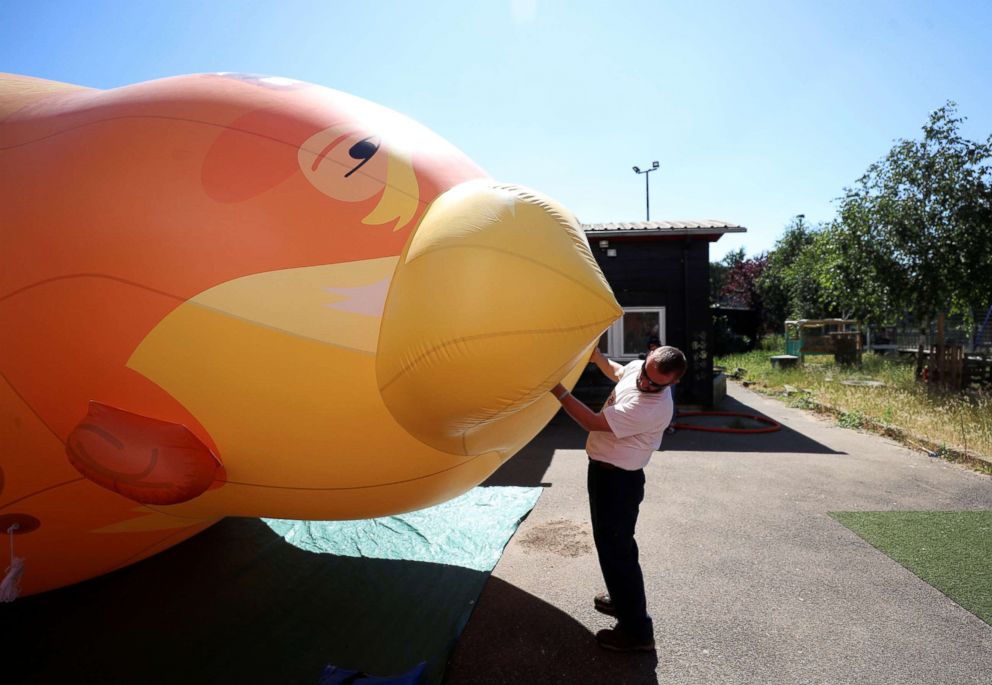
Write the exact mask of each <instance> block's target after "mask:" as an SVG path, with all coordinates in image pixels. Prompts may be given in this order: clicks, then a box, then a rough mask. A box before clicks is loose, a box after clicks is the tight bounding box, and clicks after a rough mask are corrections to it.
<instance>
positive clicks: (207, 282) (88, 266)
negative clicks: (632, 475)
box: [0, 74, 621, 594]
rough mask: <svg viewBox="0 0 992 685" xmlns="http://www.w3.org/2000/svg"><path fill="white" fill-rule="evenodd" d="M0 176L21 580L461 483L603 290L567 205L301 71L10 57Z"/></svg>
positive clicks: (572, 376) (340, 515)
mask: <svg viewBox="0 0 992 685" xmlns="http://www.w3.org/2000/svg"><path fill="white" fill-rule="evenodd" d="M0 177H2V179H3V182H2V184H0V540H2V541H4V542H5V543H6V540H7V538H6V536H5V533H6V532H7V531H8V530H9V531H11V532H12V534H13V535H14V538H13V540H14V542H15V548H16V554H17V556H18V557H23V558H24V559H25V565H24V573H23V577H22V579H21V585H22V591H23V593H25V594H30V593H32V592H39V591H43V590H47V589H50V588H55V587H59V586H62V585H66V584H69V583H73V582H76V581H80V580H83V579H86V578H90V577H93V576H96V575H99V574H103V573H106V572H108V571H111V570H113V569H117V568H120V567H122V566H125V565H127V564H130V563H133V562H135V561H137V560H139V559H142V558H145V557H148V556H149V555H152V554H154V553H156V552H159V551H161V550H163V549H166V548H168V547H170V546H171V545H174V544H176V543H177V542H179V541H181V540H183V539H185V538H187V537H189V536H190V535H193V534H194V533H196V532H198V531H200V530H202V529H203V528H205V527H207V526H209V525H210V524H212V523H214V522H215V521H217V520H218V519H219V518H221V517H224V516H267V517H275V518H302V519H347V518H365V517H372V516H379V515H386V514H391V513H399V512H403V511H409V510H413V509H418V508H421V507H425V506H429V505H432V504H436V503H438V502H441V501H444V500H446V499H449V498H451V497H454V496H456V495H458V494H461V493H462V492H464V491H466V490H468V489H469V488H471V487H473V486H475V485H477V484H478V483H480V482H481V481H482V480H483V479H485V478H486V477H487V476H488V475H489V474H491V473H492V472H493V471H494V470H495V469H496V468H497V467H498V466H499V465H500V464H501V463H503V462H504V461H506V460H507V459H508V458H510V457H511V456H512V455H513V454H514V453H515V452H516V451H517V450H518V449H519V448H520V447H522V446H523V445H524V444H526V443H527V442H528V441H529V440H530V439H531V438H532V437H533V436H534V435H536V434H537V432H538V431H539V430H540V429H541V428H542V427H543V426H544V425H545V424H546V423H547V421H548V420H549V419H550V418H551V417H552V416H553V415H554V413H555V412H556V411H557V409H558V405H557V403H556V402H555V400H554V398H553V397H551V395H550V394H549V393H548V392H547V391H548V389H549V388H551V387H552V386H553V385H554V384H555V383H557V382H559V381H563V382H565V383H566V384H567V385H570V384H574V382H575V380H576V379H577V377H578V375H579V373H580V372H581V369H582V368H583V367H584V362H585V359H586V357H587V355H588V352H589V350H590V349H591V346H592V345H593V344H595V341H596V340H597V338H598V337H599V335H600V334H601V333H602V332H603V330H605V329H606V328H607V327H608V326H609V324H610V323H611V322H612V321H614V320H615V319H616V318H617V317H618V316H619V315H620V313H621V310H620V308H619V307H618V306H617V303H616V301H615V299H614V297H613V294H612V292H611V291H610V288H609V286H608V285H607V283H606V281H605V280H604V278H603V276H602V273H601V272H600V271H599V269H598V268H597V266H596V262H595V260H594V259H593V257H592V255H591V253H590V250H589V246H588V243H587V241H586V239H585V236H584V235H583V233H582V230H581V228H580V226H579V224H578V223H577V222H576V220H575V218H574V217H573V216H572V215H571V214H570V213H569V212H568V211H566V210H565V209H563V208H562V207H561V206H559V205H558V204H556V203H555V202H553V201H552V200H550V199H548V198H546V197H543V196H541V195H539V194H537V193H535V192H532V191H530V190H527V189H524V188H521V187H516V186H510V185H503V184H500V183H496V182H494V181H492V180H491V179H489V178H488V177H487V176H486V175H485V173H484V172H482V171H481V170H480V169H479V167H478V166H476V165H475V164H474V163H473V162H472V161H471V160H469V159H468V158H467V157H466V156H465V155H464V154H462V153H461V152H459V151H458V150H457V149H455V148H454V147H453V146H451V145H450V144H449V143H447V142H445V141H444V140H442V139H441V138H439V137H438V136H436V135H435V134H433V133H431V132H430V131H428V130H426V129H425V128H423V127H421V126H420V125H418V124H416V123H414V122H413V121H411V120H409V119H407V118H404V117H402V116H400V115H398V114H396V113H394V112H391V111H389V110H387V109H384V108H382V107H380V106H377V105H374V104H372V103H369V102H367V101H364V100H361V99H359V98H356V97H354V96H350V95H347V94H345V93H341V92H337V91H333V90H330V89H327V88H323V87H318V86H313V85H310V84H306V83H300V82H296V81H290V80H287V79H276V78H265V77H254V76H245V75H232V74H210V75H198V76H186V77H178V78H169V79H164V80H159V81H153V82H149V83H141V84H137V85H133V86H128V87H123V88H117V89H113V90H108V91H99V90H93V89H88V88H82V87H77V86H72V85H67V84H63V83H56V82H52V81H44V80H39V79H33V78H27V77H21V76H12V75H3V76H0ZM5 548H6V544H4V549H5ZM4 557H6V555H4ZM4 565H5V564H4ZM0 572H2V566H0Z"/></svg>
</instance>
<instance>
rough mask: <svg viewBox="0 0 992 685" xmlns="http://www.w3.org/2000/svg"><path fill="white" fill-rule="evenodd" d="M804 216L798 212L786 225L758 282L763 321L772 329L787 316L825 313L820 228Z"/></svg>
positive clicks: (783, 321) (808, 317)
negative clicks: (764, 318) (763, 311)
mask: <svg viewBox="0 0 992 685" xmlns="http://www.w3.org/2000/svg"><path fill="white" fill-rule="evenodd" d="M805 219H806V217H805V216H804V215H802V214H799V215H798V216H796V217H795V218H794V219H793V220H792V221H791V222H789V224H788V225H787V226H786V227H785V233H784V234H783V235H782V237H781V238H779V239H778V241H777V242H776V243H775V248H774V249H773V250H772V251H771V252H770V253H769V255H768V266H767V268H766V269H765V270H764V272H763V273H762V275H761V279H760V280H759V282H758V290H759V292H760V294H761V300H762V302H763V304H764V308H765V317H766V325H767V327H768V328H769V329H771V330H781V329H782V326H783V324H784V323H785V321H786V320H787V319H816V318H822V317H824V316H827V315H828V314H827V312H826V308H827V306H826V303H825V301H824V295H823V292H822V291H823V288H822V286H821V283H820V280H819V272H820V269H821V263H820V259H821V256H820V255H819V254H818V250H821V249H822V248H821V247H819V244H820V243H821V242H822V238H821V232H820V231H819V230H818V229H817V228H815V227H811V226H810V225H809V224H808V223H806V220H805Z"/></svg>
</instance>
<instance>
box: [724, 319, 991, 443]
mask: <svg viewBox="0 0 992 685" xmlns="http://www.w3.org/2000/svg"><path fill="white" fill-rule="evenodd" d="M775 338H777V339H766V340H765V341H762V345H761V349H757V350H754V351H753V352H748V353H746V354H734V355H729V356H726V357H720V358H717V359H715V360H714V361H715V363H716V364H718V365H720V366H722V367H724V368H725V369H727V372H728V373H732V372H733V371H734V370H735V369H738V368H740V369H745V371H744V373H743V374H742V377H743V379H746V380H749V381H752V382H753V383H754V384H755V386H756V387H757V388H758V389H759V390H762V391H764V392H766V393H771V394H783V395H785V398H786V401H788V402H789V403H790V404H793V405H794V406H799V407H804V408H820V409H823V408H827V409H829V410H832V411H833V413H835V414H837V415H838V417H839V423H840V424H841V425H844V426H847V427H850V428H862V427H871V428H875V429H882V430H885V429H892V432H893V433H903V434H904V435H902V436H901V437H904V438H907V439H908V441H909V442H910V443H912V440H913V438H917V439H921V440H922V441H925V442H926V443H930V444H931V445H935V446H937V447H936V449H934V450H932V451H937V452H944V453H948V454H950V453H951V452H957V453H961V454H963V455H971V456H977V457H979V458H982V459H985V460H987V461H990V462H992V394H989V393H987V392H985V393H960V394H959V393H935V392H932V391H928V390H927V388H926V386H925V385H924V384H922V383H918V382H917V381H916V380H915V379H914V371H915V366H914V365H913V364H912V363H905V362H900V361H897V360H892V359H889V358H885V357H882V356H880V355H875V354H865V355H864V358H863V361H862V365H861V367H845V366H838V365H836V364H834V362H833V357H831V356H814V357H811V356H807V357H806V363H805V365H804V366H801V367H796V368H793V369H787V370H782V369H774V368H772V365H771V361H770V357H771V356H772V355H775V354H781V353H782V351H783V350H784V344H783V343H782V338H781V336H775ZM844 381H848V382H851V381H854V382H859V384H845V383H844ZM865 381H876V382H881V383H882V385H880V386H875V385H874V384H865V383H864V382H865ZM923 446H925V447H926V445H923ZM927 448H928V449H930V447H927Z"/></svg>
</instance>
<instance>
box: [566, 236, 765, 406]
mask: <svg viewBox="0 0 992 685" xmlns="http://www.w3.org/2000/svg"><path fill="white" fill-rule="evenodd" d="M583 229H584V230H585V233H586V237H588V239H589V245H590V247H591V248H592V253H593V255H595V257H596V261H597V262H598V263H599V267H600V269H602V271H603V274H604V275H605V276H606V280H607V281H608V282H609V284H610V286H611V287H612V288H613V293H614V294H615V295H616V298H617V301H618V302H619V303H620V306H622V307H623V309H624V315H623V318H621V319H620V320H619V321H617V322H616V323H614V324H613V326H612V327H611V328H610V330H609V331H607V332H606V333H605V334H604V335H603V338H602V339H601V340H600V349H602V350H603V352H604V353H605V354H606V355H607V356H608V357H610V358H611V359H613V360H615V361H618V362H620V363H625V362H627V361H631V360H634V359H637V358H638V357H639V356H640V355H643V354H644V353H645V351H646V350H647V346H648V343H649V342H650V340H651V339H652V338H657V339H658V340H659V341H660V343H661V344H662V345H674V346H675V347H678V348H679V349H681V350H682V351H683V352H685V355H686V359H687V360H688V362H689V368H688V370H687V371H686V374H685V376H684V377H683V378H682V381H681V383H680V384H679V387H678V390H677V394H676V397H677V401H678V403H679V404H680V405H688V406H699V407H706V406H710V405H712V404H713V323H712V317H711V314H710V243H713V242H716V241H717V240H719V239H720V237H721V236H723V235H724V234H725V233H743V232H745V231H746V230H747V229H745V228H744V227H742V226H738V225H736V224H730V223H727V222H724V221H649V222H631V223H611V224H584V225H583ZM604 383H605V384H607V385H608V382H607V381H605V379H603V378H602V375H601V374H599V372H598V371H596V370H595V367H590V368H589V369H587V371H586V373H585V374H583V377H582V379H581V380H580V385H583V386H585V387H602V386H603V385H604ZM597 408H598V407H597Z"/></svg>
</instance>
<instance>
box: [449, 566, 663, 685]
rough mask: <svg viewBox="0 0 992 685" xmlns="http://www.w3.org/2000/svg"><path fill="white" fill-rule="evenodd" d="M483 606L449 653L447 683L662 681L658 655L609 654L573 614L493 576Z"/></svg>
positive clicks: (633, 683)
mask: <svg viewBox="0 0 992 685" xmlns="http://www.w3.org/2000/svg"><path fill="white" fill-rule="evenodd" d="M590 601H591V600H590ZM479 607H480V610H479V611H477V612H475V613H474V614H473V617H472V621H471V622H470V623H469V625H468V627H467V628H466V629H465V632H464V633H462V637H461V639H460V640H459V641H458V645H457V646H456V647H455V650H454V652H453V654H452V656H451V660H450V661H449V663H448V670H447V672H446V674H445V679H444V683H445V685H488V684H490V683H491V684H493V685H495V684H497V683H500V684H505V683H535V684H536V683H568V684H569V685H603V683H628V684H629V685H641V684H644V685H656V684H657V682H658V679H657V676H656V675H655V671H656V669H657V667H658V656H657V654H656V653H654V652H639V653H634V654H620V653H615V652H608V651H606V650H604V649H602V648H600V647H599V646H598V645H597V644H596V639H595V637H594V636H593V634H592V633H590V632H589V631H588V630H587V629H586V627H585V626H584V625H582V624H581V623H579V622H578V621H576V620H575V619H573V618H572V617H571V616H569V615H568V614H566V613H564V612H563V611H561V610H559V609H557V608H555V607H554V606H552V605H550V604H548V603H547V602H545V601H543V600H541V599H539V598H537V597H535V596H534V595H531V594H529V593H527V592H524V591H523V590H521V589H519V588H517V587H515V586H513V585H510V584H509V583H507V582H505V581H503V580H500V579H499V578H496V577H495V576H493V577H490V578H489V581H488V582H487V583H486V588H485V590H484V591H483V592H482V597H481V598H480V599H479Z"/></svg>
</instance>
